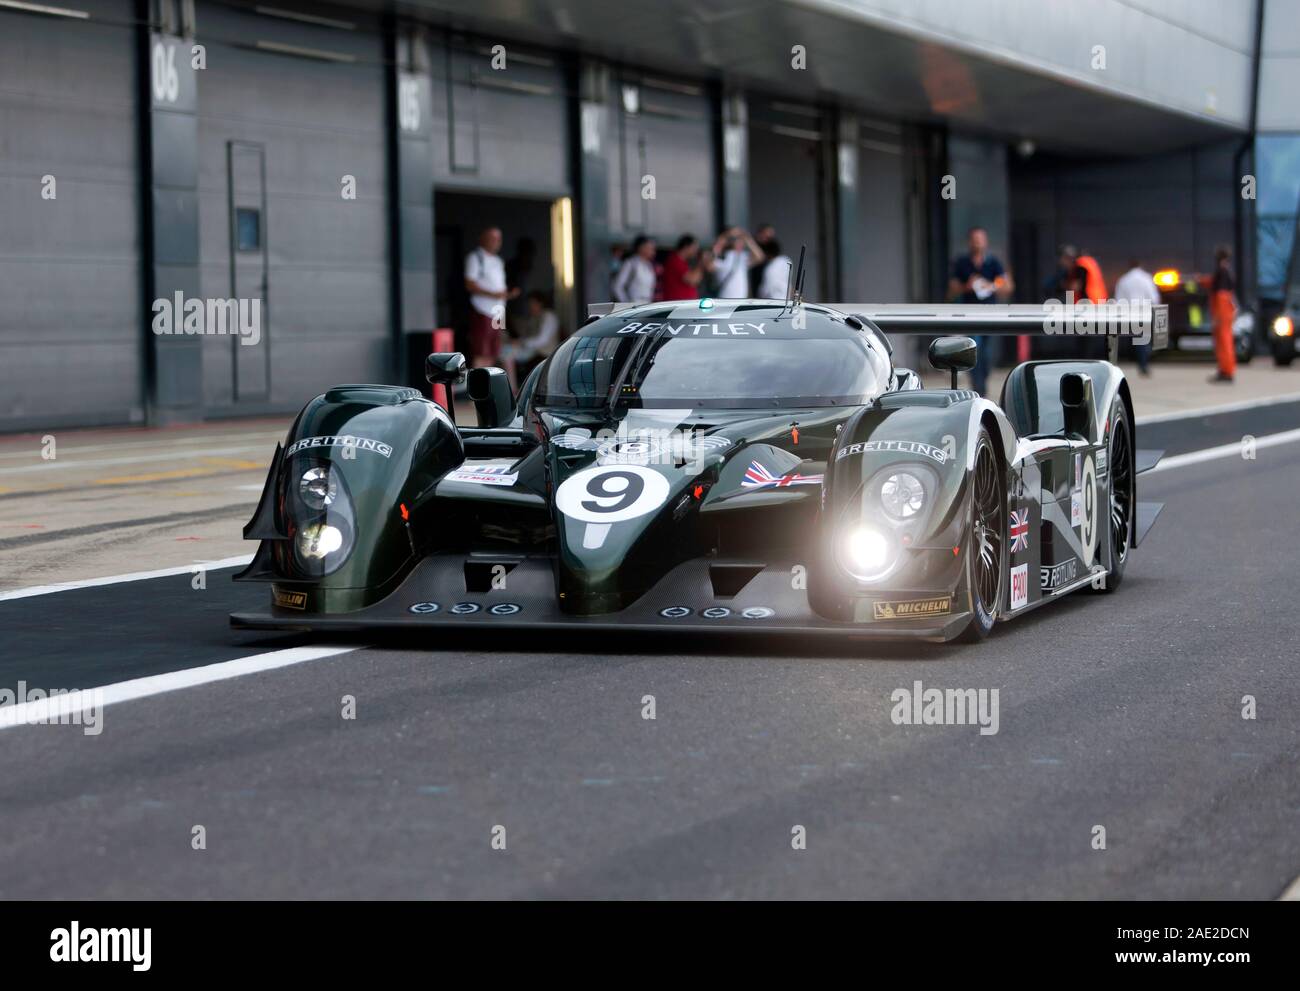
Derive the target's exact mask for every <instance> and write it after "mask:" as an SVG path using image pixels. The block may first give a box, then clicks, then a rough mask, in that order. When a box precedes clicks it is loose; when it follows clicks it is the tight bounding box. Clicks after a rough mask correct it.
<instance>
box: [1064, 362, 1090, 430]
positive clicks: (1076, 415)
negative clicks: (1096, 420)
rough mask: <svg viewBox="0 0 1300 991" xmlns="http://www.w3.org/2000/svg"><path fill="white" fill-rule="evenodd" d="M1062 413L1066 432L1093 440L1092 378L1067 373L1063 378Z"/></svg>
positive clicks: (1076, 373) (1075, 373)
mask: <svg viewBox="0 0 1300 991" xmlns="http://www.w3.org/2000/svg"><path fill="white" fill-rule="evenodd" d="M1061 413H1062V419H1063V421H1064V425H1065V432H1066V433H1070V434H1078V435H1079V436H1080V437H1086V438H1088V439H1089V440H1092V439H1093V437H1092V433H1093V427H1092V376H1091V375H1081V374H1079V373H1078V372H1066V373H1065V374H1064V375H1062V376H1061Z"/></svg>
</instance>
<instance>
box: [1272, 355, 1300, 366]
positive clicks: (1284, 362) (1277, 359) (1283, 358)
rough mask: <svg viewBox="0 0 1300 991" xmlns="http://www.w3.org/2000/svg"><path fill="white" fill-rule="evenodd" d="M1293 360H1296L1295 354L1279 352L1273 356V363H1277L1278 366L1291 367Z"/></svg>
mask: <svg viewBox="0 0 1300 991" xmlns="http://www.w3.org/2000/svg"><path fill="white" fill-rule="evenodd" d="M1293 361H1295V355H1293V354H1279V355H1274V356H1273V364H1275V365H1277V367H1278V368H1290V367H1291V362H1293Z"/></svg>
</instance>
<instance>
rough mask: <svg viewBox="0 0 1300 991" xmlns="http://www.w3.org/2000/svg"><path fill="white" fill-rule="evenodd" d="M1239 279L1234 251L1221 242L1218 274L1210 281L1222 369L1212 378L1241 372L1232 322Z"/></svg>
mask: <svg viewBox="0 0 1300 991" xmlns="http://www.w3.org/2000/svg"><path fill="white" fill-rule="evenodd" d="M1236 288H1237V281H1236V279H1234V278H1233V275H1232V252H1231V251H1230V250H1229V249H1228V247H1227V246H1226V245H1220V246H1219V247H1218V248H1217V249H1216V250H1215V252H1214V276H1213V277H1212V279H1211V281H1210V316H1211V318H1212V319H1213V320H1214V356H1215V358H1216V359H1218V362H1219V370H1218V371H1217V372H1215V373H1214V374H1213V375H1211V376H1210V381H1211V382H1228V383H1231V382H1232V381H1233V379H1234V378H1235V377H1236V375H1237V348H1236V342H1235V341H1234V340H1233V336H1232V322H1233V320H1234V319H1235V318H1236V316H1237V302H1236V299H1235V298H1234V297H1233V290H1234V289H1236Z"/></svg>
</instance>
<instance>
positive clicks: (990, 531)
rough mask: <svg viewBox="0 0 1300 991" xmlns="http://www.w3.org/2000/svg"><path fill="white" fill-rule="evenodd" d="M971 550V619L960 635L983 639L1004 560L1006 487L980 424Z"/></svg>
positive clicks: (999, 589) (966, 638)
mask: <svg viewBox="0 0 1300 991" xmlns="http://www.w3.org/2000/svg"><path fill="white" fill-rule="evenodd" d="M970 501H971V516H970V520H971V522H970V542H969V544H968V546H969V548H970V552H969V553H968V554H967V556H966V577H967V582H968V584H969V586H970V593H971V613H972V615H971V619H970V623H969V624H968V625H967V627H966V629H965V630H963V631H962V633H961V636H960V639H961V640H963V641H965V642H966V643H974V642H976V641H979V640H983V639H984V638H985V637H987V636H988V635H989V632H990V631H991V630H992V629H993V624H994V622H995V621H996V620H997V615H998V602H999V597H1000V595H1001V592H1002V584H1003V573H1004V572H1005V570H1006V568H1005V564H1006V560H1005V558H1006V535H1007V520H1006V516H1007V490H1006V480H1005V479H1004V478H1003V477H1002V472H1001V470H1000V468H999V465H998V456H997V452H996V451H994V450H993V441H992V440H991V439H990V438H989V434H988V431H987V430H985V429H984V428H982V427H981V428H980V432H979V438H978V440H977V441H976V442H975V467H974V470H973V471H972V472H971V500H970Z"/></svg>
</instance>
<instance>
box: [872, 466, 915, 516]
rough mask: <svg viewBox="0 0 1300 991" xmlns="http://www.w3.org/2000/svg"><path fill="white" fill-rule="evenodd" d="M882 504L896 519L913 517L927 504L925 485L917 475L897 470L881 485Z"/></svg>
mask: <svg viewBox="0 0 1300 991" xmlns="http://www.w3.org/2000/svg"><path fill="white" fill-rule="evenodd" d="M880 504H881V505H882V506H884V507H885V512H887V513H888V514H889V515H890V516H892V517H894V518H895V519H900V520H908V519H911V518H912V517H913V516H915V515H916V514H917V513H919V512H920V511H921V507H922V506H924V505H925V486H924V485H922V484H921V480H920V479H919V478H917V477H916V476H915V475H911V474H908V473H907V472H905V471H900V472H896V473H895V474H893V475H890V476H889V477H888V478H886V479H885V481H884V483H883V484H882V485H881V486H880Z"/></svg>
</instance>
